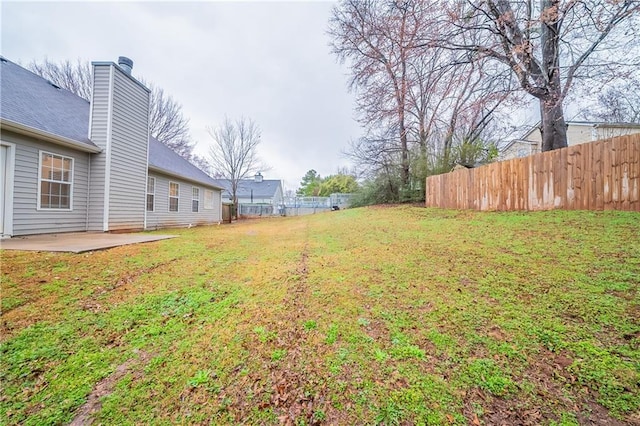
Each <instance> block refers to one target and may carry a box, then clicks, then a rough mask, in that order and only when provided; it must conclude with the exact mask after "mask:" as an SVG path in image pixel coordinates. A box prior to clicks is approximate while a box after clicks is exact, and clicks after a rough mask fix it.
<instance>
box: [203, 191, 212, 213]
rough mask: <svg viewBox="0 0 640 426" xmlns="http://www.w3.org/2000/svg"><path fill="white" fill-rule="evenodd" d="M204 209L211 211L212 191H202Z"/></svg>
mask: <svg viewBox="0 0 640 426" xmlns="http://www.w3.org/2000/svg"><path fill="white" fill-rule="evenodd" d="M204 208H205V210H213V191H212V190H210V189H205V190H204Z"/></svg>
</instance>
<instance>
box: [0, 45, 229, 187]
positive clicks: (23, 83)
mask: <svg viewBox="0 0 640 426" xmlns="http://www.w3.org/2000/svg"><path fill="white" fill-rule="evenodd" d="M0 94H1V96H0V117H1V118H2V119H5V120H9V121H12V122H16V123H19V124H22V125H25V126H28V127H30V128H34V129H37V130H41V131H44V132H47V133H51V134H54V135H57V136H61V137H63V138H66V139H71V140H73V141H76V142H79V143H81V144H85V145H87V146H90V147H94V148H96V149H97V148H98V147H97V146H96V145H95V144H94V143H93V142H91V141H90V140H89V138H88V133H89V120H90V118H89V117H90V113H91V112H90V106H91V105H90V103H89V102H88V101H87V100H85V99H82V98H81V97H79V96H77V95H75V94H74V93H72V92H70V91H68V90H65V89H62V88H58V87H56V86H54V85H53V84H52V83H50V82H49V81H47V80H45V79H44V78H42V77H40V76H39V75H36V74H34V73H32V72H31V71H29V70H27V69H25V68H23V67H21V66H20V65H17V64H15V63H13V62H11V61H9V60H7V59H5V58H3V57H0ZM148 166H149V167H151V168H155V169H157V170H159V171H162V172H165V173H168V174H171V175H174V176H177V177H182V178H184V179H187V180H191V181H195V182H199V183H202V184H204V185H208V186H211V187H215V188H218V186H217V185H216V182H215V181H214V180H213V179H212V178H211V177H209V176H208V175H207V174H206V173H204V172H203V171H202V170H200V169H199V168H197V167H196V166H194V165H193V164H191V163H190V162H189V161H187V160H185V159H184V158H182V157H181V156H180V155H178V154H176V153H175V152H174V151H173V150H171V149H170V148H169V147H167V146H166V145H164V144H163V143H161V142H159V141H158V140H156V139H155V138H153V137H150V138H149V161H148Z"/></svg>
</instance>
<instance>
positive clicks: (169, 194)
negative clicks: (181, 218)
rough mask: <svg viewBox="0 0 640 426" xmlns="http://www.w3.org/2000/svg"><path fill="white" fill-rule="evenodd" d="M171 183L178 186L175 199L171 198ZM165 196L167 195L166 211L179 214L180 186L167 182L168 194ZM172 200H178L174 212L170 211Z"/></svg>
mask: <svg viewBox="0 0 640 426" xmlns="http://www.w3.org/2000/svg"><path fill="white" fill-rule="evenodd" d="M172 183H173V184H176V185H178V196H177V197H172V196H171V184H172ZM167 195H168V200H167V201H168V203H167V211H168V212H169V213H179V212H180V184H179V183H178V182H172V181H169V192H168V194H167ZM172 198H176V199H177V200H178V204H177V207H178V210H176V211H172V210H171V199H172Z"/></svg>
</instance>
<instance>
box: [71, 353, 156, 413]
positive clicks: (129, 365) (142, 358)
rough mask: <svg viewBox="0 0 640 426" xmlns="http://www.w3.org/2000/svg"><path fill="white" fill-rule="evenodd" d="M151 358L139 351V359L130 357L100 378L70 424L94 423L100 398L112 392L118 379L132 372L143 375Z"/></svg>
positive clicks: (138, 375)
mask: <svg viewBox="0 0 640 426" xmlns="http://www.w3.org/2000/svg"><path fill="white" fill-rule="evenodd" d="M151 358H152V355H151V354H149V353H146V352H144V351H139V352H138V358H137V359H129V360H127V361H125V362H124V363H122V364H120V365H118V366H117V367H116V369H115V371H114V372H113V373H111V374H110V375H109V376H107V377H105V378H104V379H102V380H100V381H99V382H98V384H97V385H96V386H95V387H94V388H93V390H92V391H91V393H90V394H89V396H88V397H87V402H86V403H85V404H84V405H82V406H81V407H80V408H79V409H78V410H77V411H76V413H75V415H74V417H73V420H72V421H71V422H70V423H69V426H85V425H90V424H92V423H93V415H94V414H95V413H97V412H99V411H100V408H101V407H102V402H101V401H100V400H101V399H102V398H104V397H106V396H108V395H109V394H111V393H112V392H113V390H114V389H115V386H116V384H117V383H118V381H120V379H122V378H123V377H124V376H125V375H127V374H129V373H132V374H133V375H134V376H135V377H137V378H139V377H141V376H142V372H141V368H142V367H144V366H145V365H146V364H147V363H148V362H149V360H150V359H151Z"/></svg>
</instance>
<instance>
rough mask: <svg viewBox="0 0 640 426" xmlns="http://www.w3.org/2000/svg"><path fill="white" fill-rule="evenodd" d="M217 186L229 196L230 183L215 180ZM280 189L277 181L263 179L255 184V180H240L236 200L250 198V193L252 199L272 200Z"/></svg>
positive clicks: (223, 180)
mask: <svg viewBox="0 0 640 426" xmlns="http://www.w3.org/2000/svg"><path fill="white" fill-rule="evenodd" d="M215 182H216V183H217V185H218V186H219V187H221V188H224V190H225V191H226V192H228V193H229V194H231V181H229V180H228V179H215ZM280 187H281V181H280V180H277V179H263V180H262V182H257V181H256V180H255V179H242V180H240V181H239V182H238V194H237V196H238V198H250V197H251V194H252V191H253V197H254V198H273V197H275V195H276V192H277V191H278V188H280Z"/></svg>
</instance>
